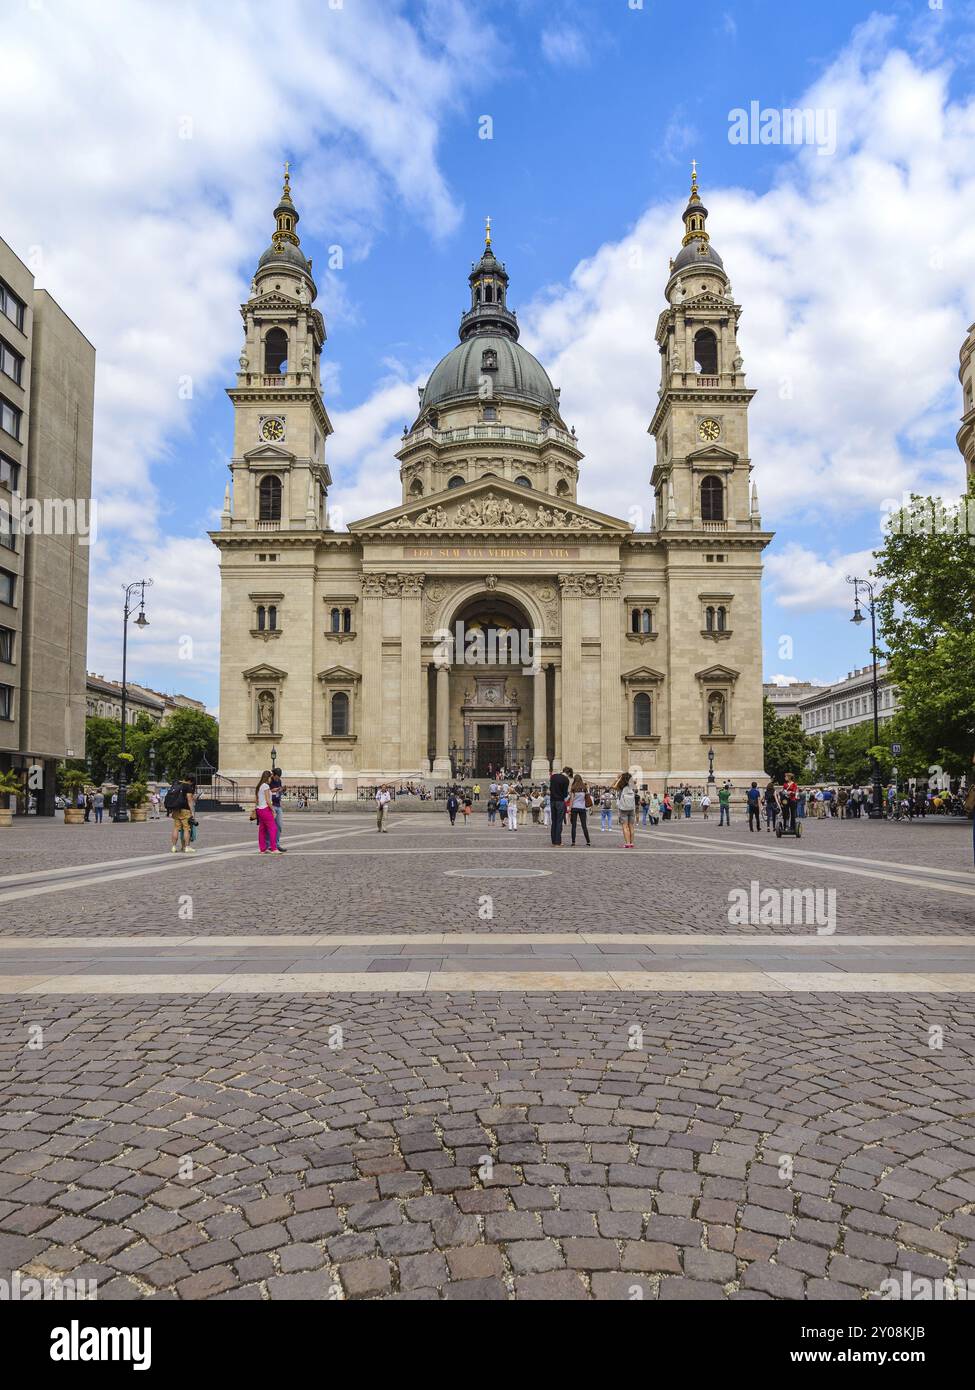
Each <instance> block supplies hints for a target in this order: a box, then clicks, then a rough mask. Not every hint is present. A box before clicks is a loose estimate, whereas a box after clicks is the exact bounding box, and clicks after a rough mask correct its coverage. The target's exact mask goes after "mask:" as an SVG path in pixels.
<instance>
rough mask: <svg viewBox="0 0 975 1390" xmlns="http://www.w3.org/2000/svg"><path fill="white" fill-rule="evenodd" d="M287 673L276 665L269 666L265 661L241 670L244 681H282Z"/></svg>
mask: <svg viewBox="0 0 975 1390" xmlns="http://www.w3.org/2000/svg"><path fill="white" fill-rule="evenodd" d="M287 674H288V673H287V671H279V670H278V668H277V666H270V665H269V664H268V663H267V662H266V661H262V662H261V663H260V665H259V666H252V667H251V668H250V669H249V670H248V671H242V672H241V675H242V676H243V677H244V680H245V681H283V680H284V679H285V678H286V677H287Z"/></svg>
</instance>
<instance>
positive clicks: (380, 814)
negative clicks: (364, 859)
mask: <svg viewBox="0 0 975 1390" xmlns="http://www.w3.org/2000/svg"><path fill="white" fill-rule="evenodd" d="M392 799H393V797H392V793H391V792H390V790H389V787H388V786H387V785H386V783H385V782H384V783H383V785H382V786H381V787H380V788H379V790H378V791H377V792H376V829H377V830H378V831H379V833H380V834H381V835H385V834H386V819H387V817H388V815H389V803H390V802H391V801H392Z"/></svg>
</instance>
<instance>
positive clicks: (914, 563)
mask: <svg viewBox="0 0 975 1390" xmlns="http://www.w3.org/2000/svg"><path fill="white" fill-rule="evenodd" d="M973 542H975V490H973V491H970V492H969V493H968V495H967V497H965V498H963V499H962V500H961V503H960V504H959V506H958V507H951V506H948V507H945V506H944V504H943V502H942V500H941V499H940V498H923V497H916V496H915V497H912V498H911V503H910V505H909V506H908V507H906V508H905V509H904V510H903V511H902V512H901V513H899V515H898V517H897V518H895V519H894V524H893V525H892V526H891V527H890V529H889V531H888V534H887V538H886V543H885V545H884V547H883V549H882V550H878V551H875V552H874V558H875V560H876V562H877V563H876V567H875V573H876V576H877V578H878V580H879V581H880V582H881V584H882V585H883V588H882V590H881V592H880V593H879V595H878V599H877V620H878V625H879V627H880V631H881V633H882V634H883V638H884V643H885V645H886V647H887V649H888V665H889V670H890V675H891V678H892V679H893V681H894V682H895V683H896V685H897V687H898V690H899V691H900V704H901V708H900V710H899V712H898V716H897V719H896V721H895V723H896V728H897V730H898V733H899V736H900V739H901V741H903V743H904V746H905V749H906V750H909V752H910V756H911V757H912V758H913V759H914V760H915V761H918V762H920V763H923V764H924V771H925V772H926V771H927V770H928V768H929V767H935V766H940V767H943V768H944V769H945V770H946V771H948V772H951V773H955V774H958V773H961V772H964V771H966V770H967V769H968V768H969V767H970V765H971V762H972V756H973V754H975V544H973Z"/></svg>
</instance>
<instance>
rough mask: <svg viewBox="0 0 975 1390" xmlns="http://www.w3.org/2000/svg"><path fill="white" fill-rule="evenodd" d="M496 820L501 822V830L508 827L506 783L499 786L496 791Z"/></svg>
mask: <svg viewBox="0 0 975 1390" xmlns="http://www.w3.org/2000/svg"><path fill="white" fill-rule="evenodd" d="M498 820H499V821H500V822H501V828H502V829H503V830H507V828H508V787H507V785H505V786H503V787H502V788H501V790H500V791H499V792H498Z"/></svg>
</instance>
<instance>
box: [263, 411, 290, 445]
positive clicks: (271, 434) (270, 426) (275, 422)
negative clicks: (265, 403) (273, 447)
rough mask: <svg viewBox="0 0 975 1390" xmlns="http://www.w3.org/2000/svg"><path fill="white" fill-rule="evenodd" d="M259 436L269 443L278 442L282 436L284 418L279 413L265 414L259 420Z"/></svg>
mask: <svg viewBox="0 0 975 1390" xmlns="http://www.w3.org/2000/svg"><path fill="white" fill-rule="evenodd" d="M261 438H262V439H265V440H267V442H268V443H269V444H280V443H281V440H282V439H283V438H284V420H283V419H282V418H281V416H280V415H266V416H265V417H264V419H263V420H262V421H261Z"/></svg>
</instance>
